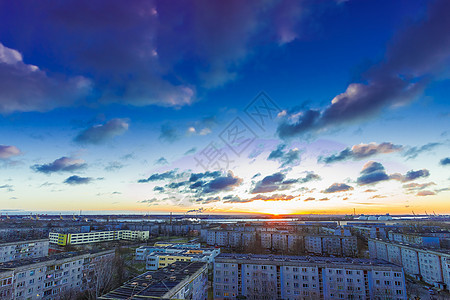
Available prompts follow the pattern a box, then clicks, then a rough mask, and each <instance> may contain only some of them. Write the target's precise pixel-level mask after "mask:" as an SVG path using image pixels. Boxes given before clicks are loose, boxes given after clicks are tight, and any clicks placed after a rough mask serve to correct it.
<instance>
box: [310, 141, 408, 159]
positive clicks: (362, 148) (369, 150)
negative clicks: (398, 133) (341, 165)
mask: <svg viewBox="0 0 450 300" xmlns="http://www.w3.org/2000/svg"><path fill="white" fill-rule="evenodd" d="M401 149H402V146H400V145H394V144H392V143H387V142H386V143H381V144H376V143H370V144H359V145H354V146H353V147H352V148H346V149H344V150H342V151H341V152H339V153H337V154H333V155H330V156H326V157H319V159H318V161H319V162H324V163H326V164H330V163H334V162H338V161H343V160H349V159H354V160H359V159H364V158H368V157H371V156H374V155H377V154H380V153H392V152H397V151H400V150H401Z"/></svg>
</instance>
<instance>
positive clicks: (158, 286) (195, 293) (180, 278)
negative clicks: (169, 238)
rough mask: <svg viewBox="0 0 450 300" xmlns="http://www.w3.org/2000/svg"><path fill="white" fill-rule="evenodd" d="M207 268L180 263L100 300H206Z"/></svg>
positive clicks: (131, 283)
mask: <svg viewBox="0 0 450 300" xmlns="http://www.w3.org/2000/svg"><path fill="white" fill-rule="evenodd" d="M207 282H208V268H207V266H206V264H205V263H201V262H177V263H174V264H171V265H169V266H167V267H165V268H163V269H160V270H157V271H148V272H145V273H144V274H141V275H139V276H137V277H135V278H133V279H131V280H130V281H128V282H126V283H125V284H123V285H122V286H121V287H119V288H117V289H115V290H113V291H111V292H109V293H107V294H105V295H103V296H101V297H100V298H99V299H119V300H120V299H127V300H133V299H192V300H205V299H207V296H208V294H207V288H208V286H207Z"/></svg>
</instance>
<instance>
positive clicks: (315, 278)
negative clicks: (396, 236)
mask: <svg viewBox="0 0 450 300" xmlns="http://www.w3.org/2000/svg"><path fill="white" fill-rule="evenodd" d="M242 296H245V297H246V298H247V299H285V300H292V299H395V300H403V299H407V295H406V287H405V276H404V274H403V270H402V268H401V267H398V266H396V265H393V264H391V263H388V262H383V261H379V260H367V259H346V258H325V257H308V256H273V255H249V254H228V253H222V254H220V255H219V256H217V257H216V260H215V263H214V299H238V298H241V297H242Z"/></svg>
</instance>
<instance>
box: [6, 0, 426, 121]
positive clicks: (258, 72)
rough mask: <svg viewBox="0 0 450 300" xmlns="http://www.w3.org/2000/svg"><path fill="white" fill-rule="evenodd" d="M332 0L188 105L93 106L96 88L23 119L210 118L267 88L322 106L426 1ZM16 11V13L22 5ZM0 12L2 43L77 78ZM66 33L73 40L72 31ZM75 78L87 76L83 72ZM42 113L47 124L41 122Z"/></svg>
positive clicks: (288, 99) (283, 99)
mask: <svg viewBox="0 0 450 300" xmlns="http://www.w3.org/2000/svg"><path fill="white" fill-rule="evenodd" d="M325 2H326V1H325ZM330 2H331V3H322V4H321V5H316V6H314V7H313V8H312V10H313V12H311V13H310V15H308V16H307V17H306V20H305V21H304V23H306V25H305V26H304V28H301V29H300V37H299V39H298V40H295V41H293V42H291V43H289V44H288V45H282V46H281V47H280V46H278V45H276V44H267V45H260V46H258V47H255V48H252V49H251V52H252V53H251V54H249V57H248V58H247V59H246V61H245V62H244V63H242V65H241V66H239V67H237V70H238V72H239V75H238V78H237V80H234V81H231V82H229V83H227V84H225V85H224V86H221V87H218V88H214V89H205V88H203V89H200V90H198V98H199V99H198V100H197V101H196V102H195V103H194V104H192V105H191V106H190V107H184V108H183V109H182V110H174V109H173V108H161V107H158V106H149V107H144V108H141V107H138V108H135V107H132V106H127V105H126V106H125V107H124V106H122V105H112V106H108V105H105V106H99V105H98V104H96V103H95V98H96V95H97V92H94V93H93V94H92V95H90V96H89V97H88V99H89V98H90V97H92V100H91V101H92V102H94V103H91V104H90V105H88V106H87V107H81V108H80V107H71V108H70V109H56V110H55V111H54V112H49V113H48V114H50V115H51V118H48V115H46V116H42V115H41V114H33V113H30V114H27V116H26V118H25V120H22V122H25V123H27V122H30V123H34V125H35V126H44V127H45V126H47V124H50V123H48V122H52V123H53V122H58V120H61V122H67V120H71V119H77V116H80V117H81V118H82V119H84V121H85V122H86V121H88V120H89V119H91V118H95V116H96V115H97V114H98V112H99V111H101V113H103V114H105V115H107V116H109V117H114V116H116V115H117V114H119V115H122V114H123V115H126V114H132V115H133V116H134V119H137V120H138V119H152V120H154V121H156V122H157V121H165V120H171V119H182V118H186V116H195V117H196V116H209V115H212V114H215V113H216V112H217V108H223V107H228V108H236V109H241V108H243V107H242V106H243V104H242V103H243V101H244V103H245V101H250V99H252V98H253V97H254V96H255V95H256V93H257V91H260V90H264V91H267V92H269V94H270V95H272V96H273V97H274V98H276V101H277V102H278V103H279V104H280V105H281V106H282V107H283V108H288V107H291V106H295V105H304V103H305V104H307V105H312V106H316V107H323V106H324V105H326V104H327V103H328V102H329V101H330V100H331V99H332V98H333V97H334V96H335V95H336V94H338V93H340V92H342V91H343V90H344V89H345V87H346V85H347V84H349V83H351V82H354V81H358V80H360V79H361V73H362V72H364V71H365V70H366V69H367V68H369V67H370V66H371V65H372V64H376V63H378V62H379V61H380V60H382V59H383V55H384V51H385V49H386V45H387V43H388V42H389V40H390V39H391V37H392V35H393V33H394V32H396V31H397V30H398V29H399V28H402V27H404V26H405V25H406V24H407V23H408V22H410V21H411V20H414V19H417V18H419V17H421V16H422V15H423V14H424V11H425V9H426V7H427V2H426V1H350V2H348V3H344V4H342V5H334V3H332V1H330ZM15 9H16V10H20V5H19V4H18V5H17V7H16V8H15ZM0 14H1V19H2V26H1V27H0V36H1V39H2V43H3V44H4V45H6V46H8V47H10V48H13V49H18V50H19V51H20V52H21V53H22V54H23V56H24V61H25V62H26V63H28V64H34V65H37V66H40V67H41V68H43V69H45V70H49V71H51V72H58V73H62V74H66V75H68V76H72V75H80V73H75V72H74V71H73V70H71V69H70V68H67V65H66V62H65V61H64V60H58V59H55V58H54V57H53V56H52V55H51V52H50V53H49V50H50V49H51V45H48V44H46V43H45V41H46V39H42V40H41V39H40V37H39V32H33V35H32V36H31V34H30V33H29V32H30V31H31V30H30V28H29V27H28V26H27V24H26V18H24V19H25V24H23V21H24V19H21V18H17V15H15V14H11V13H10V11H8V10H7V9H3V10H2V11H1V12H0ZM311 14H313V15H311ZM39 17H40V18H45V16H39ZM36 33H37V36H35V34H36ZM179 34H183V32H179ZM66 38H67V39H68V40H70V39H71V36H70V33H68V34H67V36H66ZM31 42H32V44H31ZM58 56H59V57H64V55H58ZM58 56H57V57H58ZM111 63H114V62H111ZM197 63H199V61H198V60H195V59H193V60H189V58H188V59H187V60H185V61H182V62H180V63H179V64H178V65H177V66H176V69H175V73H179V74H182V75H184V76H183V77H186V78H188V80H192V81H191V83H192V84H194V85H196V82H195V79H196V78H195V77H196V76H195V75H194V74H193V72H192V70H193V68H192V64H197ZM81 75H86V76H89V73H81ZM88 102H90V101H89V100H88ZM86 116H87V118H86ZM9 117H10V118H13V119H15V117H11V116H9ZM34 118H36V119H34ZM42 118H44V119H47V121H46V122H42ZM19 119H20V118H19ZM34 120H36V122H34ZM22 122H21V123H22ZM53 124H54V123H53Z"/></svg>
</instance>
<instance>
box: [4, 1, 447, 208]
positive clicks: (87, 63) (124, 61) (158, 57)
mask: <svg viewBox="0 0 450 300" xmlns="http://www.w3.org/2000/svg"><path fill="white" fill-rule="evenodd" d="M21 2H22V1H14V2H8V1H0V20H1V24H2V26H0V78H1V80H0V124H1V127H0V135H1V137H2V138H1V140H0V169H1V173H0V204H1V208H0V212H1V213H2V214H4V213H10V214H14V213H18V212H19V213H20V212H21V211H34V212H39V211H55V212H56V211H66V212H67V211H75V212H78V211H80V210H83V211H85V212H88V211H104V212H105V213H111V212H133V213H169V212H174V213H185V212H192V213H205V214H206V213H207V214H227V213H262V214H275V215H278V214H310V213H317V214H350V213H352V212H353V209H356V212H357V213H358V214H360V213H364V214H385V213H390V214H410V213H412V212H413V211H414V212H415V213H417V214H421V213H424V212H425V211H428V213H432V212H436V213H438V214H448V213H450V209H449V205H448V199H449V195H450V194H449V192H450V184H449V183H450V172H449V170H450V154H449V151H448V150H449V145H450V131H449V128H450V121H449V116H450V114H449V113H450V110H449V108H450V106H449V98H448V97H449V92H450V84H449V63H450V19H449V18H448V14H449V13H450V2H448V1H396V2H394V3H392V1H365V2H364V3H361V2H358V1H351V0H350V1H323V2H321V1H319V2H320V3H319V2H314V1H303V2H297V1H276V2H264V3H263V4H261V2H260V1H246V2H241V1H227V4H224V3H222V2H214V1H213V2H211V1H196V2H195V3H193V4H191V3H187V2H186V3H185V2H178V3H177V4H176V5H170V4H168V3H167V2H163V1H135V2H133V3H132V4H129V3H124V2H121V1H110V2H108V5H105V3H102V2H91V1H76V2H75V1H68V2H64V3H60V4H58V5H52V4H50V2H48V3H47V1H39V2H36V3H27V4H26V5H25V4H23V3H21ZM380 16H383V17H380Z"/></svg>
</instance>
